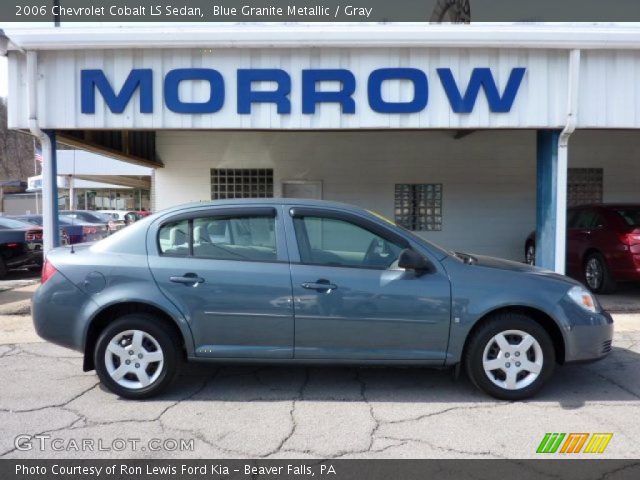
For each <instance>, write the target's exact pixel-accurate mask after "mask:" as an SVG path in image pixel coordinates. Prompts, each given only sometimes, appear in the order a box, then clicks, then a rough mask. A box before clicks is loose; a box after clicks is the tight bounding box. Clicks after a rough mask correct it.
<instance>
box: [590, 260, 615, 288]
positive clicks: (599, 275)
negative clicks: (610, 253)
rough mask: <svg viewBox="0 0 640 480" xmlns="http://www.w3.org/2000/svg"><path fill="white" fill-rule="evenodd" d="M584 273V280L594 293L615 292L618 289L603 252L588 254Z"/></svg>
mask: <svg viewBox="0 0 640 480" xmlns="http://www.w3.org/2000/svg"><path fill="white" fill-rule="evenodd" d="M583 273H584V281H585V283H586V284H587V287H589V290H591V291H592V292H593V293H613V292H614V291H615V290H616V282H615V280H614V279H613V277H612V276H611V272H610V271H609V266H608V265H607V261H606V259H605V258H604V256H603V255H602V254H601V253H599V252H593V253H590V254H589V255H588V256H587V258H586V260H585V261H584V272H583Z"/></svg>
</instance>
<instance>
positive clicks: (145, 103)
mask: <svg viewBox="0 0 640 480" xmlns="http://www.w3.org/2000/svg"><path fill="white" fill-rule="evenodd" d="M152 82H153V74H152V72H151V69H148V68H140V69H135V70H131V73H130V74H129V76H128V77H127V79H126V80H125V82H124V85H123V86H122V88H121V89H120V93H118V94H117V95H116V93H115V92H114V91H113V88H111V84H110V83H109V80H107V77H106V76H105V74H104V72H103V71H102V70H82V72H80V92H81V106H80V111H81V112H82V113H96V89H98V90H100V93H101V94H102V97H103V98H104V102H105V103H106V104H107V107H109V110H111V111H112V112H113V113H122V112H123V111H124V109H125V108H126V106H127V104H128V103H129V101H130V100H131V97H132V96H133V92H135V91H136V89H137V88H138V87H140V113H152V112H153V83H152Z"/></svg>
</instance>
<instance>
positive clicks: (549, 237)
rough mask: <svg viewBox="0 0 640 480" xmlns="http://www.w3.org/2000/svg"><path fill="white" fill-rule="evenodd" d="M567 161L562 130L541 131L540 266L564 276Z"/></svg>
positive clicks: (537, 239) (539, 159)
mask: <svg viewBox="0 0 640 480" xmlns="http://www.w3.org/2000/svg"><path fill="white" fill-rule="evenodd" d="M566 209H567V158H566V148H565V151H563V152H560V131H559V130H539V131H538V132H537V198H536V265H537V266H539V267H542V268H546V269H548V270H554V271H556V272H558V273H564V267H565V250H566V248H565V243H566V240H565V238H566Z"/></svg>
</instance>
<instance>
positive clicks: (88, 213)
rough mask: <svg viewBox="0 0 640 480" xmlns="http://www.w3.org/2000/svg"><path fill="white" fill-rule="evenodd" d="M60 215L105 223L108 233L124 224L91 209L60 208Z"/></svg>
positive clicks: (82, 220)
mask: <svg viewBox="0 0 640 480" xmlns="http://www.w3.org/2000/svg"><path fill="white" fill-rule="evenodd" d="M60 216H61V217H67V218H70V219H74V220H76V221H78V220H79V221H81V222H86V223H94V224H97V225H106V227H107V230H108V232H109V233H110V234H111V233H113V232H117V231H118V230H120V229H121V228H124V227H125V226H126V224H125V223H124V222H120V221H118V220H116V219H114V218H112V217H111V216H110V215H108V214H105V213H101V212H96V211H93V210H61V211H60Z"/></svg>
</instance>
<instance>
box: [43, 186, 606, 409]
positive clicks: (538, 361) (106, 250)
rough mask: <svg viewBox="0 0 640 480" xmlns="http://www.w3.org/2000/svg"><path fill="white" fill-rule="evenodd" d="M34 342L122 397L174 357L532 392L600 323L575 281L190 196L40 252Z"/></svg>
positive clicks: (601, 331)
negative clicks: (458, 374)
mask: <svg viewBox="0 0 640 480" xmlns="http://www.w3.org/2000/svg"><path fill="white" fill-rule="evenodd" d="M33 320H34V323H35V327H36V329H37V331H38V333H39V334H40V335H41V336H42V337H43V338H45V339H47V340H50V341H52V342H54V343H57V344H60V345H63V346H66V347H69V348H73V349H76V350H79V351H81V352H83V354H84V369H85V370H92V369H95V370H96V371H97V374H98V376H99V378H100V380H101V381H102V382H103V384H104V385H105V386H106V387H107V388H109V389H110V390H112V391H113V392H115V393H116V394H118V395H120V396H123V397H126V398H144V397H149V396H152V395H155V394H157V393H158V392H160V391H161V390H163V389H164V388H166V387H167V385H169V384H170V383H171V381H172V380H173V378H174V377H175V375H176V371H177V366H178V364H179V363H180V362H181V361H183V360H187V361H201V362H206V361H208V362H257V363H290V364H293V363H312V364H357V365H416V366H429V367H436V368H453V367H458V366H461V367H463V368H464V369H465V370H466V372H467V374H468V375H469V377H470V378H471V380H472V381H473V383H474V384H475V385H476V386H477V387H479V388H480V389H482V390H483V391H485V392H487V393H488V394H490V395H492V396H494V397H497V398H501V399H508V400H518V399H523V398H527V397H530V396H532V395H534V394H535V393H536V392H538V391H539V390H540V389H541V388H542V387H543V385H544V384H545V383H546V382H547V381H548V380H549V378H550V377H551V375H552V374H553V372H554V369H555V368H556V367H557V365H559V364H566V363H571V362H583V361H591V360H597V359H600V358H603V357H604V356H606V355H607V354H608V353H609V351H610V350H611V339H612V335H613V321H612V319H611V316H610V315H609V314H608V313H607V312H605V311H604V310H603V309H602V308H601V306H600V305H599V304H598V302H597V300H596V298H595V297H594V296H593V295H592V294H591V293H590V292H589V291H587V290H586V289H585V288H584V287H582V286H581V285H580V284H579V283H577V282H576V281H574V280H571V279H569V278H567V277H564V276H561V275H557V274H555V273H553V272H549V271H544V270H541V269H538V268H535V267H531V266H528V265H524V264H520V263H515V262H510V261H506V260H500V259H496V258H489V257H483V256H475V255H470V254H463V253H454V252H449V251H447V250H444V249H442V248H440V247H437V246H436V245H433V244H432V243H429V242H427V241H425V240H424V239H422V238H420V237H417V236H415V235H414V234H413V233H411V232H409V231H407V230H404V229H402V228H400V227H398V226H396V225H395V224H393V223H392V222H390V221H388V220H386V219H384V218H383V217H381V216H380V215H377V214H374V213H372V212H369V211H366V210H362V209H360V208H356V207H353V206H349V205H345V204H339V203H330V202H322V201H309V200H294V199H271V200H245V201H243V200H227V201H220V202H212V203H208V204H207V203H198V204H193V205H187V206H182V207H178V208H174V209H169V210H165V211H163V212H160V213H158V214H155V215H152V216H150V217H148V218H145V219H143V220H141V221H139V222H137V223H135V224H134V225H132V226H131V227H129V228H126V229H124V230H121V231H119V232H117V233H115V234H114V235H112V236H110V237H108V238H106V239H105V240H102V241H100V242H97V243H95V244H93V245H91V246H88V245H87V246H82V247H77V248H75V251H74V253H72V252H71V251H70V249H69V248H59V249H55V250H53V251H52V252H50V253H49V254H48V255H47V261H46V264H45V267H44V269H43V276H42V284H41V286H40V288H39V289H38V290H37V292H36V293H35V296H34V297H33Z"/></svg>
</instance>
